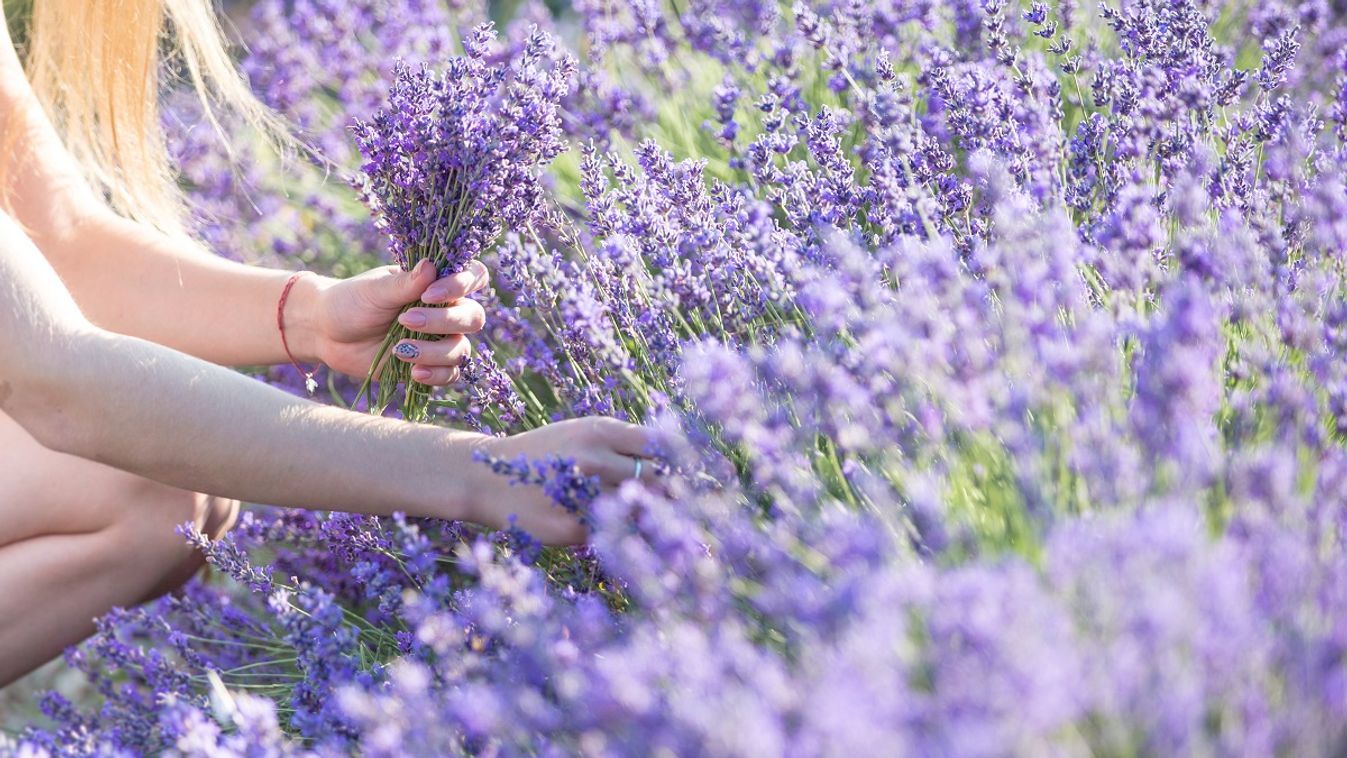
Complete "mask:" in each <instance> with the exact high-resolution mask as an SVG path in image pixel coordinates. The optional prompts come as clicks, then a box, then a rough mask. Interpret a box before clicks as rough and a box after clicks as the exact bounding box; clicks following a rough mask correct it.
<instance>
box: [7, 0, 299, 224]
mask: <svg viewBox="0 0 1347 758" xmlns="http://www.w3.org/2000/svg"><path fill="white" fill-rule="evenodd" d="M22 31H23V32H24V34H23V37H24V38H26V39H25V42H26V44H24V45H21V47H23V48H24V49H23V50H22V51H21V52H22V53H23V55H24V60H25V68H26V70H27V74H28V78H29V80H30V82H31V83H32V85H33V89H34V91H35V92H36V93H37V96H38V98H39V100H41V102H42V104H43V106H44V108H45V109H46V111H47V114H48V116H49V117H50V118H51V120H52V122H53V123H54V124H55V125H56V128H57V130H58V131H59V132H60V134H61V137H62V139H63V140H64V142H65V145H66V148H67V149H69V150H70V152H71V154H72V155H73V156H74V157H75V159H76V160H77V161H78V162H79V164H80V165H81V166H82V167H83V169H84V172H85V175H86V177H87V178H88V180H89V181H90V182H91V184H92V185H93V186H94V187H95V188H96V189H97V190H99V191H101V192H102V193H103V195H104V196H105V197H106V198H107V200H108V202H109V203H110V204H111V206H112V207H113V208H114V209H115V210H117V211H118V212H119V213H122V214H123V215H126V216H128V217H130V218H134V219H136V220H138V221H143V222H146V223H150V224H153V225H154V226H157V227H159V228H161V229H164V230H165V231H180V230H181V228H182V227H181V219H182V209H183V203H182V197H181V194H180V192H179V189H178V184H177V177H176V175H175V172H174V171H173V170H172V167H171V166H170V164H169V157H168V152H167V149H166V146H165V140H164V133H163V129H162V127H161V124H160V120H159V97H160V93H161V87H162V86H163V81H162V79H163V76H162V75H163V74H164V73H165V72H169V73H170V74H172V75H174V76H176V77H179V78H182V79H185V80H187V81H188V82H189V83H190V84H191V86H192V88H193V90H194V91H195V92H196V94H197V96H198V97H199V99H200V101H201V103H202V105H203V112H204V113H205V114H206V116H207V118H208V119H209V120H210V122H211V123H212V124H214V125H215V127H216V128H217V129H219V123H218V122H217V121H216V119H215V113H216V112H217V110H218V108H219V107H221V106H223V107H224V108H227V109H229V110H230V111H232V112H234V113H235V114H237V115H239V116H241V117H242V120H243V121H244V122H245V123H246V124H248V125H250V126H251V127H254V128H255V129H256V130H257V131H258V132H259V133H261V134H262V135H264V136H265V137H268V138H272V139H280V140H282V141H284V140H285V139H286V137H285V134H286V130H285V128H284V126H283V124H282V123H281V121H280V120H279V119H278V118H277V117H276V116H275V115H274V114H273V113H272V112H271V111H269V110H268V109H267V108H266V107H265V106H263V105H262V104H261V103H260V102H258V100H257V99H256V98H255V97H254V96H253V94H252V92H251V90H249V88H248V85H247V83H246V82H245V81H244V79H243V77H242V76H241V75H240V73H239V71H238V69H237V67H236V66H235V65H234V62H233V60H232V59H231V57H230V55H229V52H228V49H227V47H226V44H225V41H224V34H223V32H222V30H221V28H220V23H219V20H218V18H217V17H216V14H215V11H214V8H213V7H212V5H211V2H210V0H36V1H35V2H33V3H32V8H31V21H30V24H29V26H28V27H27V28H26V29H23V30H22Z"/></svg>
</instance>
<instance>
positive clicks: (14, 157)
mask: <svg viewBox="0 0 1347 758" xmlns="http://www.w3.org/2000/svg"><path fill="white" fill-rule="evenodd" d="M2 22H3V12H0V193H3V196H4V199H5V200H6V203H5V205H6V206H7V208H8V209H9V210H10V211H11V212H12V214H13V215H14V217H15V218H16V220H17V221H18V222H19V223H20V224H21V225H22V226H23V227H24V228H25V230H26V232H27V233H28V235H29V236H30V237H31V238H32V240H33V241H34V242H35V243H36V244H37V246H38V247H39V248H40V249H41V250H42V252H43V253H44V255H45V256H46V257H47V259H48V260H49V261H50V262H51V264H52V266H53V267H54V268H55V269H56V271H57V273H58V274H59V275H60V277H61V278H62V280H63V281H64V283H65V286H66V287H67V289H69V291H70V292H71V294H72V295H73V296H74V298H75V300H76V302H77V303H78V304H79V305H80V307H81V309H82V311H83V312H84V314H85V315H86V316H87V318H88V319H89V320H90V321H91V322H92V323H94V324H96V325H98V326H100V327H103V328H106V329H108V330H110V331H114V332H118V333H121V334H127V335H131V336H136V337H141V338H144V339H148V340H150V341H153V342H158V343H160V344H163V345H167V346H169V347H172V348H174V349H177V350H181V351H182V352H185V353H188V354H191V355H195V356H197V357H199V358H203V359H205V360H209V361H211V362H214V363H219V364H221V365H245V364H246V365H255V364H271V363H280V362H284V361H286V360H288V356H287V355H286V352H285V350H284V348H283V346H282V344H281V340H280V335H279V334H278V333H277V329H276V306H277V300H278V297H279V295H280V293H281V290H282V288H283V286H284V284H285V282H286V280H287V278H288V277H289V275H290V272H285V271H274V270H267V269H262V268H257V267H253V266H247V265H244V264H240V263H237V262H233V261H228V260H224V259H222V258H219V257H217V256H214V255H212V254H211V253H209V252H208V251H206V250H205V249H203V248H202V247H201V246H200V245H198V244H197V243H196V242H194V241H192V240H191V239H188V238H186V237H183V236H180V235H170V234H165V233H163V232H161V231H158V230H156V229H153V228H150V227H148V226H146V225H143V224H137V223H135V222H133V221H130V220H128V219H125V218H122V217H120V216H118V215H117V214H115V213H113V212H112V211H111V210H110V209H109V208H108V207H107V205H106V204H105V203H104V202H103V201H102V199H101V198H99V197H97V196H96V194H95V193H94V192H92V191H91V189H90V188H89V186H88V184H87V183H86V182H85V181H84V179H83V177H82V174H81V172H80V170H79V167H78V165H77V164H76V162H75V160H74V158H73V157H72V155H71V154H70V152H69V151H68V150H66V149H65V147H64V145H62V143H61V140H60V138H59V136H58V134H57V132H56V130H55V129H54V128H53V126H52V124H51V122H50V120H49V119H48V117H47V114H46V113H45V111H44V109H43V108H42V105H41V103H40V102H39V100H38V98H37V96H36V94H35V93H34V92H33V90H32V87H31V86H29V83H28V80H27V78H26V77H25V75H24V71H23V67H22V65H21V64H20V62H19V59H18V56H17V55H16V54H15V51H14V49H13V46H12V45H11V44H10V43H9V38H8V34H7V32H6V31H5V29H4V26H3V23H2ZM484 274H485V272H484V269H478V270H476V271H471V272H465V273H464V274H462V275H459V276H458V277H455V278H452V279H448V280H445V281H441V282H438V283H437V282H435V281H434V280H435V273H434V272H433V271H430V270H429V269H423V270H420V271H418V272H415V273H410V274H409V273H404V272H400V271H397V270H396V269H394V268H393V267H384V268H380V269H376V270H374V271H371V272H368V273H366V274H364V275H361V276H359V277H354V278H352V279H349V280H344V281H339V280H336V279H331V278H328V277H322V276H318V275H306V276H304V277H303V278H302V279H300V280H299V281H298V282H297V283H296V285H295V287H294V289H293V292H292V296H291V297H290V299H289V302H288V303H287V306H286V313H285V319H286V336H287V338H288V341H289V344H290V348H291V350H292V352H293V354H294V356H295V357H296V358H297V359H299V360H300V361H303V362H307V363H312V362H320V361H321V362H323V363H327V364H328V365H329V366H331V367H333V368H334V369H336V370H338V371H341V372H343V373H347V374H352V375H356V376H364V375H365V374H366V373H367V372H368V370H369V368H370V363H371V361H372V360H373V358H374V356H375V354H376V352H377V350H378V347H379V345H380V344H381V342H382V340H383V338H384V336H385V335H386V334H387V330H388V327H389V325H390V323H391V322H392V321H393V319H394V318H395V317H397V315H398V313H399V311H400V310H401V309H402V308H403V306H405V305H407V304H409V303H413V302H415V301H416V300H418V299H421V298H425V299H426V301H427V302H428V303H431V304H437V305H439V304H450V303H452V305H450V307H446V308H433V309H432V308H421V309H417V310H414V311H413V312H411V313H410V314H408V315H407V318H414V317H415V316H417V315H421V316H424V317H425V318H426V323H425V324H424V325H423V326H418V325H417V324H415V323H410V322H404V323H407V325H408V326H411V327H413V328H416V329H417V331H420V332H422V333H424V334H428V335H432V338H433V337H435V336H441V337H445V338H446V339H444V340H442V344H436V345H434V346H430V345H424V344H423V345H422V347H423V350H422V353H423V355H422V356H419V357H418V358H417V359H415V360H413V361H412V362H413V363H415V364H417V365H420V366H424V367H426V368H427V369H430V370H429V371H428V373H426V374H425V375H415V376H414V378H415V379H420V380H424V381H425V382H426V383H431V384H444V383H447V382H448V381H449V380H450V379H451V378H452V371H450V368H451V367H452V366H453V365H456V363H457V361H459V360H461V358H462V357H463V356H464V355H466V348H467V342H466V340H465V339H463V337H462V335H465V334H471V333H473V332H475V331H477V330H478V329H480V328H481V325H482V322H483V320H484V318H485V314H484V313H483V311H482V309H481V306H480V305H478V304H477V303H475V302H473V301H471V300H470V299H466V296H467V295H469V294H471V292H472V291H474V289H475V288H479V287H481V286H483V285H484V284H485V275H484ZM428 288H429V290H428ZM437 291H440V297H439V298H436V297H434V296H433V294H434V293H436V292H437Z"/></svg>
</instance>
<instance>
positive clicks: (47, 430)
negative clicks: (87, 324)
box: [0, 337, 97, 457]
mask: <svg viewBox="0 0 1347 758" xmlns="http://www.w3.org/2000/svg"><path fill="white" fill-rule="evenodd" d="M67 341H68V342H70V343H71V344H70V345H69V346H68V349H66V348H62V349H59V350H56V351H55V352H56V353H57V354H56V355H55V356H47V357H46V359H45V360H42V361H33V362H31V363H32V365H30V366H29V367H28V369H27V370H26V371H24V372H23V373H22V374H21V375H19V376H16V377H13V378H11V379H0V411H3V412H4V413H5V414H6V415H8V416H10V417H11V418H13V419H14V420H15V421H16V422H18V423H19V425H20V426H22V427H23V428H24V430H25V431H27V432H28V434H29V435H31V436H32V437H33V439H34V440H36V441H37V443H38V444H40V445H42V446H43V447H45V448H47V449H48V450H52V451H55V452H59V453H67V454H70V455H77V456H80V457H91V456H93V457H96V452H97V451H95V450H92V449H91V446H92V445H93V443H94V440H93V438H92V435H90V434H89V428H90V427H89V425H88V424H87V423H82V416H83V415H84V414H83V412H82V408H83V406H84V404H83V403H82V402H81V399H82V397H84V396H85V394H86V393H87V392H88V389H87V388H86V387H84V386H82V381H81V375H80V371H79V370H78V369H76V370H73V371H72V370H70V367H71V366H80V365H81V363H80V362H79V361H77V360H68V359H66V358H65V354H66V353H67V352H68V353H69V354H71V355H74V354H76V353H77V352H78V347H77V345H76V344H75V343H77V342H78V341H79V338H78V337H72V338H70V339H69V340H67Z"/></svg>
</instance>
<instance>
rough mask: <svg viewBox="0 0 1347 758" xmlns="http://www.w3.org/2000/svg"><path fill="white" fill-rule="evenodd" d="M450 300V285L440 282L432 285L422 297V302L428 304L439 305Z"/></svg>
mask: <svg viewBox="0 0 1347 758" xmlns="http://www.w3.org/2000/svg"><path fill="white" fill-rule="evenodd" d="M448 299H449V285H447V284H445V283H444V282H439V283H436V284H432V285H430V287H429V288H428V289H427V290H426V293H425V294H424V295H422V296H421V300H423V301H424V302H427V303H438V302H442V301H444V300H448Z"/></svg>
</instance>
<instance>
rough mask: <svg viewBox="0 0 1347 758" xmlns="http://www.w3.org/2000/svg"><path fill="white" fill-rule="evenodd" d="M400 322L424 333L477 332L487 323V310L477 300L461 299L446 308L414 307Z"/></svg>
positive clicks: (401, 317)
mask: <svg viewBox="0 0 1347 758" xmlns="http://www.w3.org/2000/svg"><path fill="white" fill-rule="evenodd" d="M398 323H400V324H402V325H403V326H405V327H407V328H408V329H415V330H416V331H418V332H421V333H422V334H443V335H451V334H476V333H477V332H480V331H482V327H483V326H485V325H486V310H485V309H483V308H482V304H481V303H479V302H477V301H476V300H469V299H466V298H464V299H461V300H459V301H458V302H456V303H454V304H453V305H450V306H448V307H446V308H412V309H411V310H409V311H407V312H406V313H403V314H402V315H401V316H399V317H398Z"/></svg>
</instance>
